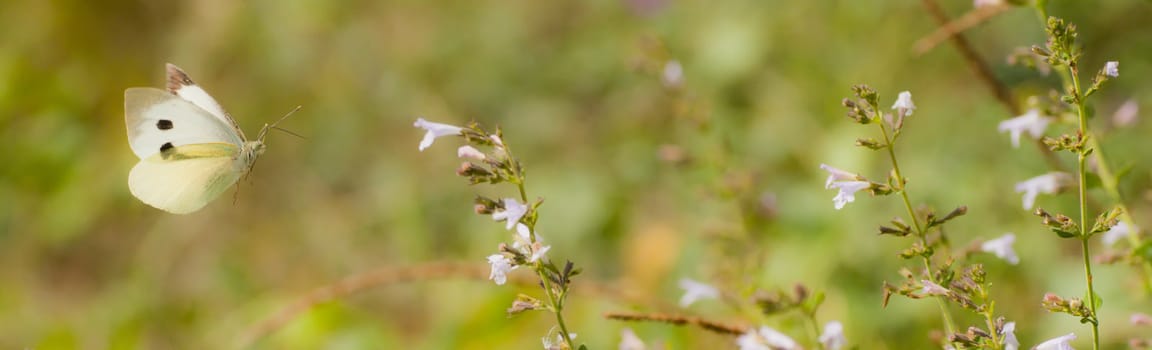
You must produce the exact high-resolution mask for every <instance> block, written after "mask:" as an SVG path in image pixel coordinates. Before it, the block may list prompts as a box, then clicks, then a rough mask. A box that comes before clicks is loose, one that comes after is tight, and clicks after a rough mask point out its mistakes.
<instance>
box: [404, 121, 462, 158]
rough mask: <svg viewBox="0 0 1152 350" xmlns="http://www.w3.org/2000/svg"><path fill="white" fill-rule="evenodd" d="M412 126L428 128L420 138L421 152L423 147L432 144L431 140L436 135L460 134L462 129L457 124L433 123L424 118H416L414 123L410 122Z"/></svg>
mask: <svg viewBox="0 0 1152 350" xmlns="http://www.w3.org/2000/svg"><path fill="white" fill-rule="evenodd" d="M412 126H415V127H417V128H421V129H424V130H428V132H427V133H425V134H424V139H423V140H420V151H421V152H423V151H424V149H425V148H428V147H430V146H432V141H435V140H436V138H437V137H441V136H451V135H460V134H461V133H462V132H463V130H464V128H461V127H459V126H454V125H448V124H440V123H433V122H430V121H427V120H424V118H416V123H415V124H412Z"/></svg>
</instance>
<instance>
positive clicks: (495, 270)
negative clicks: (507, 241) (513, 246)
mask: <svg viewBox="0 0 1152 350" xmlns="http://www.w3.org/2000/svg"><path fill="white" fill-rule="evenodd" d="M488 263H489V264H491V265H492V273H490V274H488V279H490V280H492V281H495V282H496V284H497V285H503V284H504V283H505V282H508V272H511V271H512V270H515V269H516V268H517V267H518V266H515V265H512V260H509V259H508V257H506V256H504V254H492V255H489V256H488Z"/></svg>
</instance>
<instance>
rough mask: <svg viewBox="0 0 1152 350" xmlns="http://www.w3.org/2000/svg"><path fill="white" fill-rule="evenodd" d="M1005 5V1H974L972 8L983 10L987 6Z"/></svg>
mask: <svg viewBox="0 0 1152 350" xmlns="http://www.w3.org/2000/svg"><path fill="white" fill-rule="evenodd" d="M1003 3H1004V0H974V1H972V7H975V8H981V7H985V6H997V5H1000V4H1003Z"/></svg>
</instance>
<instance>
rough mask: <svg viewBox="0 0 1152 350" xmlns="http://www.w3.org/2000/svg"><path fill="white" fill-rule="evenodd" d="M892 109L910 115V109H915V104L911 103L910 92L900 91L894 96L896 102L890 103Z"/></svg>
mask: <svg viewBox="0 0 1152 350" xmlns="http://www.w3.org/2000/svg"><path fill="white" fill-rule="evenodd" d="M892 109H895V110H897V111H898V112H900V113H903V114H904V115H912V111H913V110H916V104H914V103H912V93H911V92H908V91H904V92H901V93H900V95H899V96H897V97H896V103H893V104H892Z"/></svg>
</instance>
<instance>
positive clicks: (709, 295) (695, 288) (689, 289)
mask: <svg viewBox="0 0 1152 350" xmlns="http://www.w3.org/2000/svg"><path fill="white" fill-rule="evenodd" d="M680 289H683V290H684V296H682V297H680V307H688V306H689V305H692V303H695V302H696V301H697V300H701V299H716V298H719V297H720V290H718V289H716V287H713V286H711V285H708V284H706V283H701V282H699V281H696V280H693V279H689V278H681V279H680Z"/></svg>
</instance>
